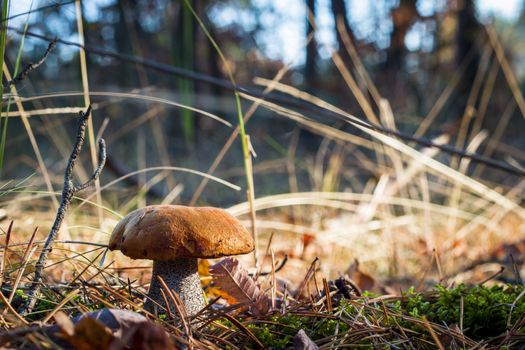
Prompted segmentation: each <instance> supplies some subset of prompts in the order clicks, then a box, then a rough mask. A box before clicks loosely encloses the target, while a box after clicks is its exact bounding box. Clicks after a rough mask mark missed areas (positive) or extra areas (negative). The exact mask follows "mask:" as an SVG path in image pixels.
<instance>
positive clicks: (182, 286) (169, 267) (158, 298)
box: [144, 258, 206, 316]
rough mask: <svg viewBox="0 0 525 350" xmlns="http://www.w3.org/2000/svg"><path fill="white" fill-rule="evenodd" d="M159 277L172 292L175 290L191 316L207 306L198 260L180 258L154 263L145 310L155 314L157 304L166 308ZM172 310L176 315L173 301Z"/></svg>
mask: <svg viewBox="0 0 525 350" xmlns="http://www.w3.org/2000/svg"><path fill="white" fill-rule="evenodd" d="M157 276H160V277H162V279H163V280H164V282H165V283H166V285H167V286H168V288H169V289H170V290H174V291H175V292H176V293H177V294H178V295H179V297H180V298H181V300H182V302H183V303H184V306H185V308H186V311H187V313H188V315H189V316H193V315H195V314H196V313H197V312H199V311H200V310H202V308H204V307H205V306H206V302H205V301H204V296H203V291H202V288H201V281H200V278H199V273H198V261H197V258H179V259H174V260H168V261H159V260H155V261H153V273H152V275H151V285H150V287H149V292H148V297H149V298H148V299H147V300H146V303H145V304H144V308H145V309H146V310H148V311H150V312H155V311H156V310H155V309H156V305H155V303H153V302H152V301H151V300H150V299H152V300H154V301H155V302H156V303H158V304H160V305H162V306H165V303H164V299H163V298H162V294H161V292H160V290H161V288H162V287H161V284H160V282H159V279H158V277H157ZM168 303H169V304H170V306H169V307H170V310H171V311H172V313H173V314H176V312H175V309H174V307H173V305H171V301H170V300H169V299H168Z"/></svg>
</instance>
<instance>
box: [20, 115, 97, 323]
mask: <svg viewBox="0 0 525 350" xmlns="http://www.w3.org/2000/svg"><path fill="white" fill-rule="evenodd" d="M90 113H91V106H89V107H88V109H87V110H86V112H85V113H84V112H82V111H81V112H80V117H79V120H78V128H77V137H76V141H75V145H74V146H73V151H72V152H71V156H70V157H69V161H68V163H67V167H66V170H65V172H64V188H63V189H62V198H61V201H60V207H59V208H58V212H57V215H56V217H55V222H54V223H53V227H52V228H51V230H50V231H49V234H48V236H47V239H46V242H45V243H44V246H43V248H42V252H41V253H40V256H39V257H38V261H37V263H36V265H35V276H34V278H33V282H32V285H31V288H30V289H29V292H28V299H27V302H26V304H25V305H24V306H23V307H22V310H21V313H22V314H23V315H26V314H27V313H29V312H31V311H32V310H33V308H34V306H35V304H36V298H37V296H38V294H39V293H40V288H41V287H42V284H41V283H40V281H41V280H42V271H43V269H44V266H45V264H46V260H47V257H48V254H49V252H51V250H52V246H53V243H54V241H55V238H56V237H57V235H58V231H59V230H60V226H61V225H62V221H64V216H65V214H66V211H67V209H68V207H69V204H70V203H71V199H72V198H73V196H74V195H75V193H77V192H78V191H82V190H83V189H85V188H87V187H88V186H89V185H91V184H92V183H93V182H94V181H95V180H96V179H97V178H98V177H99V175H100V172H101V171H102V168H103V167H104V163H105V162H106V144H105V142H104V139H100V140H99V142H98V147H99V151H98V158H99V159H98V166H97V168H96V169H95V171H94V172H93V175H91V177H90V179H89V180H88V181H86V182H85V183H84V184H81V185H78V186H75V185H74V184H73V169H74V167H75V162H76V161H77V159H78V156H79V154H80V151H81V150H82V146H83V144H84V139H85V133H86V125H87V122H88V119H89V115H90Z"/></svg>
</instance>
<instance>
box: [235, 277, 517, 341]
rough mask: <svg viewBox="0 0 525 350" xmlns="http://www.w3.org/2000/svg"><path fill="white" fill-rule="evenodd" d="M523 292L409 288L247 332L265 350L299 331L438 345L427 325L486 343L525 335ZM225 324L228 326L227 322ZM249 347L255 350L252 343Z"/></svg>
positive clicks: (319, 336)
mask: <svg viewBox="0 0 525 350" xmlns="http://www.w3.org/2000/svg"><path fill="white" fill-rule="evenodd" d="M524 290H525V289H524V287H523V286H516V285H507V286H491V287H486V286H466V285H463V284H462V285H458V286H456V287H452V288H446V287H444V286H441V285H438V286H436V287H435V290H434V291H430V292H423V293H416V292H414V290H413V289H410V290H409V291H407V293H406V294H405V295H404V296H402V297H399V298H395V299H393V300H385V301H374V300H380V298H378V299H369V298H359V299H355V300H346V299H342V300H341V301H340V302H339V305H338V306H337V307H335V308H334V310H333V312H331V313H328V312H326V311H325V312H321V311H315V307H312V308H305V307H303V308H301V309H298V310H295V311H290V312H286V313H285V314H282V315H275V314H274V315H272V316H270V317H267V318H256V319H246V320H245V321H246V322H247V323H248V325H247V328H248V329H249V330H250V331H251V332H252V333H253V334H254V335H255V336H256V337H257V339H258V340H259V341H260V342H261V343H262V344H263V345H264V346H265V347H267V348H286V347H290V346H292V345H293V338H294V336H295V335H296V334H297V332H298V331H299V330H301V329H303V330H304V331H305V332H306V334H308V336H309V337H310V338H311V339H312V340H313V341H316V342H317V341H321V342H323V340H326V341H328V340H329V341H330V342H339V345H343V344H346V345H353V346H356V347H360V348H368V347H369V348H371V349H372V348H374V344H376V340H378V339H379V338H382V340H383V341H382V344H383V345H385V344H392V345H393V344H395V343H398V344H401V343H405V342H406V341H410V342H412V343H413V345H414V346H417V348H428V349H432V348H435V346H436V344H434V343H433V341H432V338H431V335H430V333H429V329H428V327H429V325H430V324H432V326H431V327H432V328H433V331H434V332H436V333H437V334H439V336H440V338H441V339H442V341H443V343H447V342H448V343H450V342H451V340H450V339H448V340H447V339H446V337H445V335H446V333H447V330H449V331H450V333H451V334H455V335H453V336H452V338H454V337H455V336H457V335H460V334H462V335H463V336H464V337H465V339H468V338H470V339H472V340H474V341H479V340H482V339H485V340H487V339H488V340H490V338H495V337H497V336H500V335H502V334H505V332H508V334H516V335H525V325H524V319H525V299H524V298H522V296H523V294H524ZM425 319H426V320H427V321H425ZM225 324H227V325H230V326H231V323H229V322H228V321H226V323H225ZM356 326H357V327H356ZM436 326H437V327H436ZM356 329H361V335H360V336H357V337H356V334H358V333H356ZM406 334H410V337H407V336H406ZM372 335H373V336H372ZM403 338H409V339H403ZM510 338H511V337H510ZM374 339H375V340H374ZM416 344H417V345H416ZM425 344H426V345H425ZM406 345H408V344H406ZM448 345H449V346H450V344H448ZM500 345H501V346H503V344H500ZM251 346H252V347H255V343H253V341H252V343H251Z"/></svg>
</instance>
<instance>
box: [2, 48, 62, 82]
mask: <svg viewBox="0 0 525 350" xmlns="http://www.w3.org/2000/svg"><path fill="white" fill-rule="evenodd" d="M56 46H57V39H54V40H52V41H51V42H50V43H49V45H48V46H47V49H46V52H44V55H43V56H42V58H41V59H40V60H39V61H38V62H36V63H30V64H28V65H27V66H25V68H24V69H23V70H22V71H21V72H20V73H19V74H18V75H17V76H16V77H14V78H13V79H11V80H9V81H8V82H7V83H5V84H4V90H6V89H8V88H10V87H11V85H14V84H16V83H18V82H19V81H22V80H24V79H25V78H27V76H28V75H29V73H31V72H32V71H34V70H35V69H37V68H38V67H40V66H41V65H42V63H44V62H45V60H46V59H47V57H48V56H49V54H50V53H51V51H53V49H54V48H55V47H56Z"/></svg>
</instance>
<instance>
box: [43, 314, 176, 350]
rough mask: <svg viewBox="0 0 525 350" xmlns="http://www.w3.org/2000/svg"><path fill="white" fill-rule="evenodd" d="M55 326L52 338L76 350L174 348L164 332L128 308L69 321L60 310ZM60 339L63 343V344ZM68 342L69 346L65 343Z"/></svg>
mask: <svg viewBox="0 0 525 350" xmlns="http://www.w3.org/2000/svg"><path fill="white" fill-rule="evenodd" d="M55 321H56V323H57V324H56V326H52V327H51V329H49V331H48V334H50V335H51V337H52V338H59V339H60V340H62V341H59V344H60V346H61V347H63V348H65V349H79V350H116V349H119V350H120V349H130V350H138V349H141V350H174V349H175V348H176V346H175V344H174V342H173V340H172V339H171V337H170V336H169V335H168V334H167V333H166V331H165V330H164V329H163V328H162V327H160V326H158V325H155V324H154V323H152V322H149V321H148V320H147V319H146V318H145V317H144V316H142V315H140V314H137V313H136V312H133V311H129V310H119V309H102V310H97V311H93V312H88V313H85V314H82V315H80V316H78V317H75V318H74V319H73V320H71V319H70V318H69V317H68V316H67V315H66V314H65V313H63V312H62V311H59V312H58V313H57V314H56V315H55ZM63 341H65V342H66V344H62V343H63ZM68 345H69V346H68Z"/></svg>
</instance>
